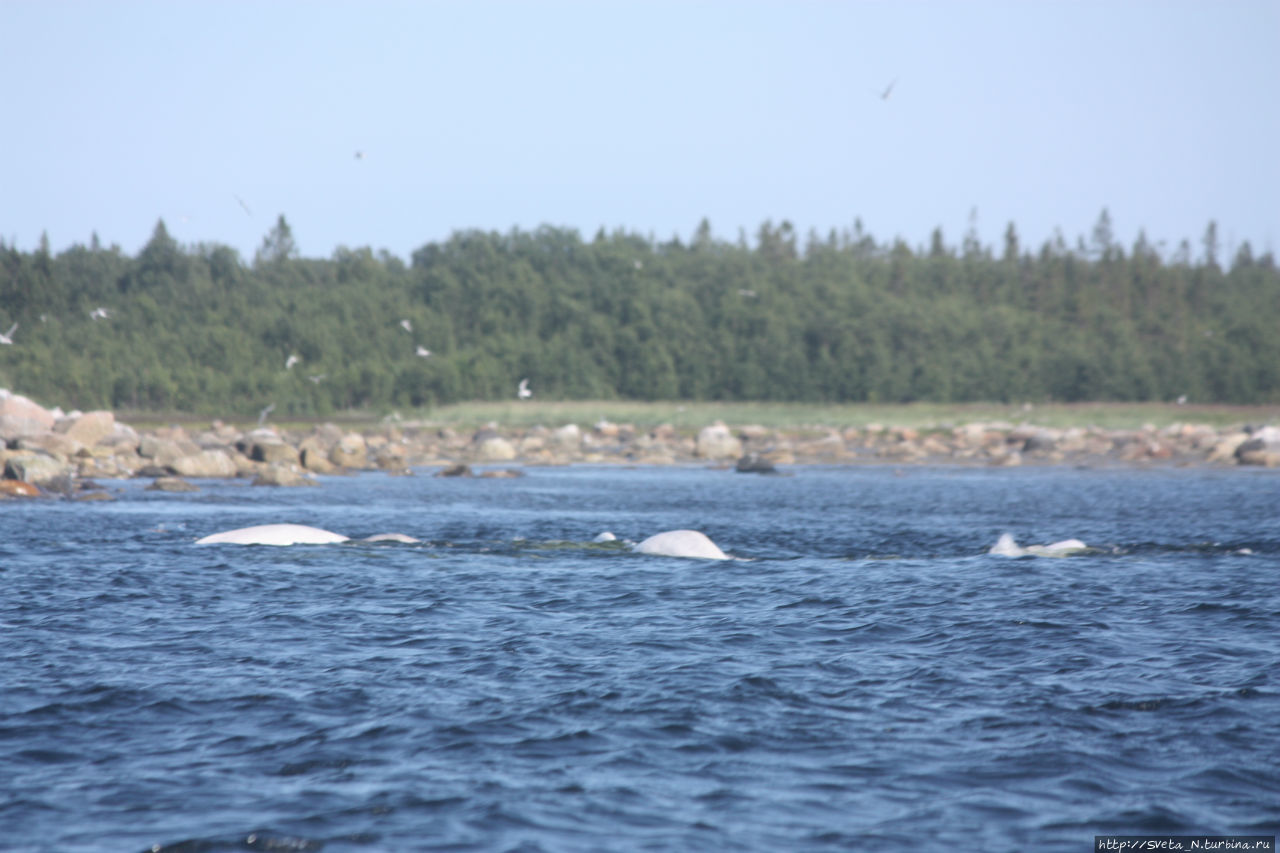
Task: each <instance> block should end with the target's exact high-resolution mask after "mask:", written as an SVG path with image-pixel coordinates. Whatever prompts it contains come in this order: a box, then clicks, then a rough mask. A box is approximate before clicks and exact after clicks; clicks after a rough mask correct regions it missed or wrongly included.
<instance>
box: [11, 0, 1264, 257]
mask: <svg viewBox="0 0 1280 853" xmlns="http://www.w3.org/2000/svg"><path fill="white" fill-rule="evenodd" d="M0 20H3V26H4V29H5V31H6V35H5V48H4V50H3V51H0V79H3V80H4V81H5V83H6V87H5V88H6V92H5V97H4V108H5V114H6V118H5V122H4V127H3V132H2V133H0V155H2V156H3V162H4V164H5V165H4V168H3V169H0V237H3V239H4V240H5V241H7V242H9V243H11V244H12V243H16V244H17V245H18V246H19V247H21V248H23V249H31V248H34V246H35V245H36V243H37V241H38V240H39V237H40V234H41V232H42V231H47V232H48V235H49V239H50V242H51V244H52V246H53V248H54V249H55V251H61V250H63V249H65V248H66V247H68V246H70V245H71V244H73V243H77V242H80V243H87V242H88V240H89V238H90V235H91V233H92V232H93V231H95V230H96V231H97V233H98V234H99V236H100V238H101V239H102V241H103V242H104V243H107V244H110V243H118V244H120V246H121V247H122V248H123V249H124V250H125V251H126V252H129V253H131V254H132V253H134V252H136V251H137V250H138V249H139V248H140V247H141V246H142V245H143V244H144V243H145V242H146V240H147V238H148V237H149V236H150V234H151V231H152V228H153V227H154V225H155V222H156V220H157V219H158V218H163V219H164V220H165V223H166V224H167V225H168V227H169V229H170V231H171V233H172V234H173V235H174V236H175V237H176V238H177V239H178V240H180V241H181V242H183V243H196V242H200V241H208V242H218V243H226V244H229V245H231V246H233V247H235V248H237V249H239V250H240V251H241V253H242V254H243V255H244V256H245V257H246V259H251V258H252V256H253V251H254V249H255V248H256V247H257V246H258V245H259V244H260V243H261V241H262V237H263V235H264V234H265V233H266V232H267V231H268V230H269V229H270V227H271V226H272V224H273V223H274V221H275V219H276V216H277V215H278V214H280V213H283V214H284V215H285V216H286V217H287V218H288V220H289V222H290V224H291V225H292V226H293V230H294V235H295V237H296V240H297V243H298V245H299V248H300V249H301V251H302V254H304V255H306V256H309V257H328V256H329V255H331V253H332V252H333V250H334V248H335V247H337V246H340V245H346V246H351V247H357V246H371V247H372V248H374V249H375V250H376V249H383V248H385V249H388V250H390V251H391V252H393V253H394V254H396V255H399V256H400V257H402V258H406V259H407V258H408V256H409V255H410V254H411V253H412V251H413V250H415V249H417V248H418V247H420V246H422V245H423V244H425V243H427V242H430V241H437V240H443V239H445V238H447V237H448V235H449V234H450V233H451V232H453V231H455V230H459V229H466V228H482V229H496V230H499V231H506V230H508V229H510V228H511V227H512V226H519V227H520V228H523V229H533V228H536V227H537V226H539V225H542V224H551V225H556V226H566V227H571V228H576V229H578V230H580V231H581V232H582V233H583V236H584V237H588V238H589V237H590V236H591V235H592V234H593V233H594V232H595V231H596V230H597V229H598V228H600V227H601V226H603V227H605V228H606V229H607V230H610V231H612V230H613V229H615V228H622V229H625V230H627V231H635V232H639V233H642V234H645V235H649V234H652V235H654V236H655V237H657V238H658V239H661V240H665V239H667V238H669V237H671V236H672V235H679V236H680V237H681V238H687V237H688V236H689V235H690V234H691V233H692V232H693V230H694V228H695V227H696V226H697V224H698V221H699V220H700V219H701V218H702V217H704V216H705V217H708V218H709V219H710V221H711V224H712V228H713V230H714V232H715V233H716V235H717V236H718V237H721V238H724V239H736V238H737V235H738V231H739V229H740V228H743V229H746V231H747V233H748V234H749V235H754V233H755V231H756V229H757V228H758V227H759V225H760V223H761V222H763V221H764V220H766V219H772V220H773V221H774V222H778V221H781V220H783V219H788V220H790V221H791V222H793V223H794V224H795V225H796V227H797V228H798V229H799V230H800V231H801V233H804V232H805V231H807V230H808V229H809V228H811V227H813V228H817V229H818V230H819V231H820V232H822V233H825V232H826V231H827V230H828V229H830V228H833V227H834V228H847V227H849V226H851V225H852V223H853V221H854V219H855V217H861V219H862V221H863V222H864V224H865V225H866V227H867V229H868V230H869V231H870V232H871V233H872V234H873V235H874V236H875V237H876V238H877V239H879V240H888V239H891V238H893V237H895V236H900V237H902V238H904V239H906V240H907V241H908V242H909V243H910V244H912V245H922V244H925V243H927V241H928V239H929V234H930V232H931V231H932V230H933V228H934V227H937V226H941V227H942V229H943V232H944V235H945V237H946V239H947V242H948V243H951V244H953V245H954V244H958V243H959V242H960V239H961V237H962V236H963V233H964V231H965V229H966V228H967V226H968V223H969V219H970V211H971V210H974V209H976V211H977V225H978V230H979V234H980V236H981V238H982V240H983V241H984V242H986V243H988V244H994V245H998V244H999V241H1000V238H1001V234H1002V233H1003V231H1004V228H1005V225H1006V224H1007V223H1008V222H1009V221H1011V220H1012V221H1013V222H1014V223H1015V224H1016V226H1017V228H1018V230H1019V232H1020V233H1021V235H1022V237H1023V241H1024V245H1027V244H1030V245H1031V246H1032V247H1038V246H1039V245H1040V244H1041V243H1042V242H1043V241H1044V240H1046V239H1048V238H1050V237H1051V236H1052V234H1053V231H1054V229H1055V228H1061V230H1062V232H1063V233H1064V234H1065V235H1066V237H1067V239H1068V240H1069V241H1070V242H1073V243H1074V241H1075V238H1076V237H1077V236H1078V235H1082V234H1083V235H1087V234H1088V233H1089V232H1090V231H1091V229H1092V227H1093V224H1094V222H1095V221H1096V220H1097V217H1098V214H1099V212H1100V211H1101V210H1102V208H1103V207H1107V208H1108V209H1109V211H1110V214H1111V218H1112V221H1113V223H1114V227H1115V232H1116V235H1117V237H1119V238H1120V239H1121V240H1123V241H1124V242H1126V243H1130V242H1132V240H1133V238H1134V237H1135V236H1136V234H1137V231H1138V229H1139V228H1145V229H1146V231H1147V234H1148V236H1149V237H1150V239H1151V240H1152V241H1153V242H1155V241H1160V240H1165V241H1168V243H1169V244H1170V245H1172V244H1176V243H1177V242H1178V241H1180V240H1182V239H1183V238H1187V239H1189V240H1190V241H1191V242H1192V244H1193V245H1195V246H1196V247H1197V249H1198V247H1199V239H1200V237H1201V235H1202V234H1203V232H1204V229H1205V226H1206V225H1207V223H1208V222H1209V220H1210V219H1214V220H1216V221H1217V222H1218V225H1219V233H1220V236H1221V238H1222V241H1223V244H1224V246H1223V248H1224V250H1226V249H1229V248H1232V247H1234V246H1235V245H1238V244H1239V243H1240V242H1242V241H1244V240H1246V239H1247V240H1249V241H1251V242H1252V244H1253V247H1254V249H1255V253H1256V252H1260V251H1265V250H1268V249H1269V250H1271V251H1274V252H1280V2H1274V0H1258V2H1243V1H1242V2H1230V0H1228V2H1136V0H1135V2H1096V3H1095V2H1034V0H1025V2H958V0H938V2H834V0H832V2H720V1H719V0H716V2H712V0H703V2H699V1H698V0H691V1H690V2H650V1H649V0H646V2H630V0H627V2H622V0H615V1H614V2H610V0H602V2H521V3H516V2H466V3H463V2H434V3H423V2H412V3H411V2H405V3H390V2H378V0H370V2H359V3H356V2H350V3H348V2H318V0H308V2H252V3H240V2H195V0H166V1H165V2H145V3H144V2H132V1H131V0H111V2H106V1H105V0H94V2H69V1H68V0H39V2H28V0H6V1H5V2H3V3H2V4H0ZM895 80H896V81H897V82H896V85H895V86H894V88H893V91H892V93H891V95H890V97H889V98H888V99H887V100H886V99H882V98H881V97H880V93H881V92H882V90H884V89H885V87H887V86H888V85H889V84H890V83H891V82H893V81H895ZM356 151H363V152H364V153H365V156H364V158H363V159H357V158H356V157H355V152H356ZM237 198H239V199H242V200H243V201H244V202H245V204H246V205H247V206H248V208H249V210H250V211H252V214H251V215H250V214H248V213H246V211H245V210H244V209H243V208H242V207H241V205H240V203H239V202H238V200H237Z"/></svg>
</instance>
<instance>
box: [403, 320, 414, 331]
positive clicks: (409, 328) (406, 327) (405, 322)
mask: <svg viewBox="0 0 1280 853" xmlns="http://www.w3.org/2000/svg"><path fill="white" fill-rule="evenodd" d="M400 328H402V329H404V330H405V331H406V332H410V333H412V332H413V324H412V323H410V322H409V321H408V320H401V321H400Z"/></svg>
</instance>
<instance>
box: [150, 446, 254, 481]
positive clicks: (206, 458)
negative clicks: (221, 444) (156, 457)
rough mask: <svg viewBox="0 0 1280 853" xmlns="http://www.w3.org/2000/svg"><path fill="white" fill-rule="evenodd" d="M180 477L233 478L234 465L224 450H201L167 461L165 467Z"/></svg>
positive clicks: (234, 473)
mask: <svg viewBox="0 0 1280 853" xmlns="http://www.w3.org/2000/svg"><path fill="white" fill-rule="evenodd" d="M165 467H167V468H169V469H170V470H172V471H173V473H175V474H177V475H179V476H182V477H234V476H236V473H237V469H236V463H235V462H234V461H232V459H231V457H230V456H228V455H227V453H226V451H224V450H201V451H199V452H198V453H191V454H188V455H186V456H175V457H172V458H170V459H169V461H168V462H167V464H166V466H165Z"/></svg>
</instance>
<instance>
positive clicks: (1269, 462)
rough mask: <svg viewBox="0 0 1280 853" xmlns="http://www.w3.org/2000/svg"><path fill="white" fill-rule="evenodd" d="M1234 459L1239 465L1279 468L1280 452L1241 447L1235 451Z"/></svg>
mask: <svg viewBox="0 0 1280 853" xmlns="http://www.w3.org/2000/svg"><path fill="white" fill-rule="evenodd" d="M1236 458H1237V459H1238V460H1239V462H1240V464H1241V465H1261V466H1263V467H1266V468H1280V451H1276V450H1266V449H1265V448H1257V449H1245V448H1244V446H1241V448H1240V450H1237V451H1236Z"/></svg>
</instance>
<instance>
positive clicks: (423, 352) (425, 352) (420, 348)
mask: <svg viewBox="0 0 1280 853" xmlns="http://www.w3.org/2000/svg"><path fill="white" fill-rule="evenodd" d="M418 355H420V356H422V357H423V358H426V357H427V356H429V355H431V350H429V349H427V348H426V347H424V346H422V345H421V344H419V345H418Z"/></svg>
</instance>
